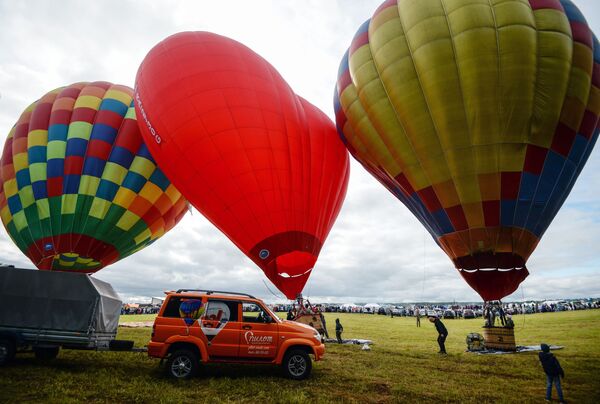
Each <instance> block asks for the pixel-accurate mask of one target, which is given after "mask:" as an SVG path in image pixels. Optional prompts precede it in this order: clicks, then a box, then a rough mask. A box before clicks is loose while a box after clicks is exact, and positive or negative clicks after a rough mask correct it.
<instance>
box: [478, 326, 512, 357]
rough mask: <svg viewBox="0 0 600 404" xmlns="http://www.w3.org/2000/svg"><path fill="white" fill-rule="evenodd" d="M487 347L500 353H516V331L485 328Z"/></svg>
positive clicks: (484, 334)
mask: <svg viewBox="0 0 600 404" xmlns="http://www.w3.org/2000/svg"><path fill="white" fill-rule="evenodd" d="M483 339H484V340H485V347H486V348H491V349H498V350H500V351H516V350H517V346H516V345H515V329H514V328H507V327H483Z"/></svg>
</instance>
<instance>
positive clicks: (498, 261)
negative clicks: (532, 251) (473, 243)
mask: <svg viewBox="0 0 600 404" xmlns="http://www.w3.org/2000/svg"><path fill="white" fill-rule="evenodd" d="M453 261H454V266H455V267H456V269H458V270H459V271H461V272H467V273H474V272H477V271H500V272H508V271H514V270H517V271H518V270H523V269H524V270H527V267H526V266H525V260H524V259H523V257H521V256H520V255H519V254H514V253H512V252H493V251H486V252H477V253H474V254H472V255H465V256H462V257H457V258H454V259H453Z"/></svg>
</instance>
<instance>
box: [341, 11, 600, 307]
mask: <svg viewBox="0 0 600 404" xmlns="http://www.w3.org/2000/svg"><path fill="white" fill-rule="evenodd" d="M599 63H600V47H599V46H598V41H597V40H596V39H595V37H594V36H593V34H592V32H591V31H590V29H589V27H588V26H587V23H586V22H585V19H584V18H583V16H582V15H581V13H580V12H579V10H577V8H576V7H575V6H574V5H573V3H572V2H571V1H568V0H561V1H558V0H529V1H511V2H489V1H488V0H468V1H467V0H455V1H441V0H418V1H417V0H390V1H386V2H384V3H383V4H382V5H381V6H380V7H379V8H378V9H377V10H376V12H375V14H374V15H373V17H372V18H371V19H370V20H368V21H367V22H366V23H365V24H363V25H362V26H361V27H360V29H359V30H358V32H357V34H356V36H355V38H354V39H353V41H352V44H351V45H350V48H349V50H348V52H347V53H346V55H345V56H344V58H343V60H342V63H341V66H340V70H339V75H338V81H337V86H336V92H335V97H334V98H335V101H334V103H335V110H336V120H337V126H338V130H339V132H340V134H341V136H342V139H343V140H344V142H345V144H346V146H347V147H348V149H349V150H350V152H351V154H352V155H353V156H354V157H355V158H356V159H357V160H358V161H359V162H360V163H361V164H362V165H363V166H364V167H365V168H366V169H367V170H368V171H369V172H370V173H371V174H372V175H374V176H375V177H376V178H377V179H378V180H379V181H380V182H381V183H382V184H383V185H384V186H385V187H387V188H388V189H389V190H390V191H391V192H392V193H393V194H394V195H395V196H396V197H397V198H398V199H400V200H401V201H402V202H403V203H404V204H405V205H406V206H407V207H408V208H409V209H410V210H411V211H412V212H413V214H415V216H416V217H417V218H418V219H419V220H420V221H421V223H422V224H423V225H424V226H425V227H426V228H427V230H428V231H429V232H430V233H431V235H432V236H433V238H434V239H435V240H436V242H437V243H438V244H439V245H440V247H441V248H442V249H443V250H444V251H445V252H446V254H447V255H448V256H449V257H450V258H451V259H452V260H453V262H454V264H455V266H456V268H457V269H459V270H460V273H461V275H462V276H463V277H464V278H465V279H466V281H467V282H468V283H469V284H470V285H471V286H472V287H473V288H474V289H475V290H476V291H477V292H478V293H479V294H480V295H481V296H482V297H483V298H484V299H485V300H493V299H499V298H501V297H503V296H506V295H508V294H510V293H512V292H513V291H514V290H516V288H517V287H518V285H519V283H520V282H521V281H523V280H524V279H525V277H526V276H527V275H528V272H527V269H526V267H525V264H526V261H527V259H528V258H529V256H530V255H531V253H532V252H533V250H534V249H535V247H536V245H537V244H538V242H539V240H540V238H541V237H542V235H543V234H544V232H545V231H546V229H547V228H548V226H549V225H550V223H551V221H552V219H553V218H554V217H555V215H556V213H557V212H558V210H559V208H560V207H561V205H562V204H563V202H564V201H565V199H566V197H567V195H568V194H569V192H570V190H571V188H572V187H573V185H574V183H575V180H576V179H577V177H578V175H579V173H580V172H581V169H582V168H583V166H584V164H585V162H586V161H587V159H588V156H589V155H590V152H591V150H592V148H593V146H594V144H595V142H596V139H597V137H598V115H599V113H600V65H599Z"/></svg>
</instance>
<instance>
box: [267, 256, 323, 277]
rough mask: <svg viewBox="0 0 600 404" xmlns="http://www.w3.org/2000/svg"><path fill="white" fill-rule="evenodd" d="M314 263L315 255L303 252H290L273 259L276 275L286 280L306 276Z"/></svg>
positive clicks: (315, 260)
mask: <svg viewBox="0 0 600 404" xmlns="http://www.w3.org/2000/svg"><path fill="white" fill-rule="evenodd" d="M316 262H317V257H316V256H315V255H313V254H310V253H307V252H304V251H292V252H289V253H287V254H283V255H280V256H279V257H277V258H276V259H275V265H276V267H277V275H278V276H280V277H282V278H286V279H289V278H299V277H303V276H308V275H309V273H310V271H312V270H313V267H314V266H315V263H316Z"/></svg>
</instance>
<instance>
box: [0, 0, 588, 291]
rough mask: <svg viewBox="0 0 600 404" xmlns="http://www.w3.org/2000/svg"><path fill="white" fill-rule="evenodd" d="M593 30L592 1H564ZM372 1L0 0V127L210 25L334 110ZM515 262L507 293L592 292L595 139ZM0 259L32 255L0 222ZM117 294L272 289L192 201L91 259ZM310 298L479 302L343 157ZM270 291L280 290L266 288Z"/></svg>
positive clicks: (121, 73)
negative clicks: (132, 248) (341, 195)
mask: <svg viewBox="0 0 600 404" xmlns="http://www.w3.org/2000/svg"><path fill="white" fill-rule="evenodd" d="M575 3H576V4H577V5H578V6H579V7H580V9H581V10H582V12H583V13H584V15H585V16H586V17H587V19H588V23H589V24H590V26H591V27H592V29H593V30H594V31H595V32H596V34H600V2H599V1H598V0H575ZM379 4H380V1H379V0H376V1H367V0H338V1H333V0H320V1H317V0H272V1H258V0H257V1H248V0H242V1H234V0H228V1H217V0H214V1H171V2H167V1H146V0H137V1H125V0H119V1H96V2H92V1H60V2H50V1H14V0H0V139H1V140H2V143H3V139H4V138H5V137H6V135H7V134H8V132H9V131H10V128H11V127H12V126H13V125H14V123H15V122H16V120H17V118H18V117H19V115H20V113H21V111H22V110H23V109H24V108H25V107H26V106H27V105H29V104H30V103H31V102H33V101H34V100H36V99H38V98H39V97H40V96H42V95H43V94H45V93H46V92H48V91H50V90H52V89H54V88H56V87H60V86H64V85H67V84H71V83H74V82H78V81H96V80H105V81H110V82H113V83H119V84H125V85H128V86H130V87H133V85H134V79H135V74H136V71H137V68H138V66H139V64H140V62H141V61H142V59H143V58H144V56H145V55H146V53H147V52H148V51H149V50H150V48H152V47H153V46H154V45H155V44H156V43H157V42H159V41H160V40H162V39H164V38H165V37H167V36H169V35H171V34H174V33H176V32H179V31H189V30H191V31H212V32H215V33H218V34H221V35H225V36H228V37H231V38H233V39H236V40H237V41H240V42H242V43H244V44H245V45H247V46H249V47H250V48H252V49H253V50H254V51H255V52H257V53H259V54H260V55H262V56H263V57H264V58H266V59H267V60H268V61H269V62H270V63H271V64H272V65H273V66H275V68H276V69H278V70H279V72H280V73H281V74H282V76H283V77H284V78H285V79H286V80H287V81H288V83H289V84H290V86H291V87H292V88H293V89H294V90H295V92H296V93H297V94H299V95H301V96H303V97H304V98H306V99H308V100H309V101H310V102H312V103H313V104H315V105H317V106H318V107H319V108H321V109H322V110H323V111H324V112H325V113H327V114H328V115H329V116H330V117H331V118H332V119H333V105H332V94H333V89H334V85H335V80H336V76H337V70H338V66H339V62H340V59H341V57H342V55H343V53H344V52H345V50H346V49H347V47H348V46H349V44H350V41H351V39H352V37H353V36H354V33H355V32H356V30H357V29H358V27H359V26H360V24H361V23H363V22H364V21H365V20H366V19H368V18H369V17H370V16H371V15H372V13H373V11H374V10H375V8H376V7H377V6H378V5H379ZM597 149H598V148H596V150H595V151H594V152H593V153H592V155H591V157H590V159H589V161H588V163H587V166H586V167H585V169H584V170H583V173H582V174H581V176H580V178H579V180H578V183H577V184H576V186H575V188H574V189H573V191H572V192H571V195H570V196H569V198H568V199H567V201H566V203H565V205H564V206H563V208H562V210H561V211H560V213H559V214H558V215H557V216H556V218H555V220H554V222H553V223H552V225H551V226H550V228H549V230H548V231H547V232H546V234H545V235H544V237H543V239H542V241H541V243H540V244H539V246H538V248H537V250H536V251H535V252H534V253H533V255H532V256H531V258H530V259H529V262H528V267H529V271H530V276H529V277H528V278H527V279H526V280H525V282H523V284H522V287H521V288H520V289H519V290H518V291H517V292H516V293H514V294H513V295H511V296H509V297H508V298H507V300H521V299H523V298H524V299H544V298H569V297H587V296H592V297H598V296H600V243H599V240H600V202H599V198H598V197H599V196H600V152H599V151H598V150H597ZM0 262H4V263H10V264H15V265H17V266H25V267H31V266H32V264H31V262H30V261H29V260H28V259H27V258H26V257H25V256H24V255H23V254H22V253H21V252H20V250H19V249H18V248H17V247H15V246H14V245H13V243H12V241H11V240H10V238H9V237H8V235H7V234H6V232H5V231H4V229H3V228H0ZM95 276H96V277H98V278H100V279H102V280H105V281H108V282H110V283H112V285H113V286H114V287H115V288H116V289H117V291H118V292H119V293H120V294H121V296H122V298H123V299H124V300H129V301H132V300H134V301H135V300H140V299H142V298H144V297H146V298H147V297H149V296H161V295H162V291H164V290H170V289H175V288H184V287H189V288H211V289H217V290H235V291H243V292H247V293H252V294H255V295H257V296H260V297H262V298H265V299H267V300H269V301H276V300H281V301H283V299H284V298H283V295H282V294H281V293H280V292H278V291H277V289H276V288H275V287H274V286H273V285H272V284H271V283H270V282H269V281H268V280H267V279H266V277H265V276H264V275H263V274H262V271H260V269H258V268H257V267H256V266H255V265H254V264H253V263H252V262H251V261H250V260H249V259H248V258H246V256H245V255H244V254H242V253H241V252H240V251H239V250H238V249H237V248H236V247H235V246H234V245H233V244H232V243H231V242H230V241H229V240H228V239H227V238H226V237H225V236H224V235H222V234H221V233H220V232H219V231H218V230H217V229H216V228H214V227H213V226H212V225H211V224H210V223H209V222H208V221H207V220H205V219H204V218H203V216H202V215H201V214H200V213H198V212H196V211H194V212H193V214H187V215H186V216H185V218H184V219H183V220H182V221H181V223H180V224H179V225H178V226H176V227H175V228H174V229H173V230H172V231H171V232H170V233H168V234H167V235H165V236H164V237H163V238H161V239H160V240H158V241H157V242H156V243H154V244H153V245H152V246H150V247H148V248H146V249H144V250H142V251H141V252H139V253H137V254H135V255H134V256H131V257H129V258H126V259H124V260H122V261H120V262H118V263H116V264H114V265H112V266H110V267H108V268H105V269H103V270H101V271H100V272H99V273H97V275H95ZM304 294H305V296H309V297H310V298H311V300H313V301H332V302H340V303H344V302H370V301H375V302H412V301H452V300H457V301H478V300H480V298H479V296H478V295H477V294H476V293H475V292H473V291H472V290H471V289H470V288H469V287H468V285H467V284H466V283H465V282H464V281H463V280H462V278H461V277H460V275H459V274H458V272H457V271H456V270H455V269H454V267H453V265H452V263H451V261H450V259H449V258H448V257H447V256H446V255H445V254H444V253H443V252H442V251H441V250H440V249H439V248H438V246H437V245H436V244H435V242H434V241H433V240H432V239H431V237H430V236H429V234H426V232H425V230H424V229H423V228H422V226H421V224H420V223H419V222H418V221H417V220H416V219H415V218H414V217H413V216H412V214H411V213H410V212H409V211H408V209H407V208H406V207H405V206H404V205H403V204H402V203H400V202H399V201H398V200H397V199H396V198H395V197H393V196H392V195H391V194H390V193H389V192H388V191H386V190H385V189H384V188H383V187H382V186H381V185H380V184H379V183H378V182H377V181H376V180H375V179H373V178H372V177H371V176H370V175H369V174H368V173H366V171H364V170H363V169H362V167H360V166H359V165H358V164H357V163H356V162H354V161H353V163H352V173H351V179H350V184H349V188H348V194H347V196H346V202H345V204H344V206H343V208H342V211H341V213H340V215H339V218H338V220H337V222H336V224H335V225H334V227H333V230H332V232H331V233H330V235H329V237H328V239H327V241H326V242H325V245H324V248H323V250H322V251H321V255H320V258H319V260H318V261H317V265H316V266H315V269H314V271H313V273H312V276H311V278H310V280H309V281H308V283H307V285H306V287H305V289H304ZM275 295H276V296H278V297H279V299H277V298H276V297H275Z"/></svg>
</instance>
